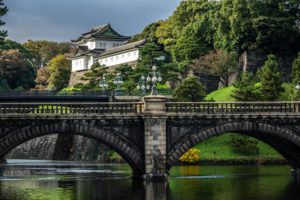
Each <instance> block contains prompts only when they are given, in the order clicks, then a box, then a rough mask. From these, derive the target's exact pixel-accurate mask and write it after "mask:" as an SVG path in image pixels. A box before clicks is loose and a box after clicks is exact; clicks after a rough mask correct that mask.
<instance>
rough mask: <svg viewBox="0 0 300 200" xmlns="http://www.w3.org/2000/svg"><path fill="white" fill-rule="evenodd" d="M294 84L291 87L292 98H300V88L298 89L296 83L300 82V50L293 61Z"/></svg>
mask: <svg viewBox="0 0 300 200" xmlns="http://www.w3.org/2000/svg"><path fill="white" fill-rule="evenodd" d="M292 83H293V84H292V86H291V88H290V92H291V99H292V100H299V96H300V91H299V89H296V88H295V87H296V85H298V83H299V84H300V52H299V53H298V56H297V57H296V58H295V60H294V61H293V65H292Z"/></svg>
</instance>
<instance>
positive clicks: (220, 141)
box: [196, 83, 291, 164]
mask: <svg viewBox="0 0 300 200" xmlns="http://www.w3.org/2000/svg"><path fill="white" fill-rule="evenodd" d="M290 87H291V84H289V83H284V84H283V88H284V91H283V92H282V93H281V94H280V96H279V98H278V100H279V101H288V100H289V96H290V92H289V91H290ZM233 90H234V87H233V86H229V87H225V88H222V89H219V90H216V91H213V92H212V93H210V94H208V95H207V96H206V98H205V100H208V101H210V100H214V101H218V102H234V101H236V99H235V98H233V97H231V94H232V92H233ZM232 134H234V133H226V134H223V135H220V136H216V137H213V138H210V139H209V140H207V141H204V142H202V143H200V144H198V145H196V148H197V149H199V150H200V163H204V164H218V163H219V164H256V163H258V164H262V163H284V162H285V161H284V159H283V157H282V156H281V155H280V154H279V153H278V152H277V151H276V150H274V149H273V148H272V147H270V146H269V145H267V144H265V143H263V142H261V141H258V144H257V148H258V154H257V155H252V156H249V155H243V154H242V153H239V152H235V151H234V150H233V148H232V144H231V142H232V141H231V138H232Z"/></svg>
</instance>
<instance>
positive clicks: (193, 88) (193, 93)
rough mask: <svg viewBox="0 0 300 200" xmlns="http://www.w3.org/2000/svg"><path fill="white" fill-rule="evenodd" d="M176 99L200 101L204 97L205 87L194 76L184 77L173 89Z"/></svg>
mask: <svg viewBox="0 0 300 200" xmlns="http://www.w3.org/2000/svg"><path fill="white" fill-rule="evenodd" d="M174 96H175V98H176V99H177V100H178V101H193V102H197V101H201V100H203V98H204V97H205V88H204V86H203V85H202V84H201V83H200V82H199V80H198V78H197V77H195V76H190V77H188V78H186V79H185V80H184V81H183V82H182V83H181V84H180V85H179V86H178V87H177V88H176V90H175V94H174Z"/></svg>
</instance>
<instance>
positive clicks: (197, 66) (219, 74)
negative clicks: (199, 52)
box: [191, 50, 239, 87]
mask: <svg viewBox="0 0 300 200" xmlns="http://www.w3.org/2000/svg"><path fill="white" fill-rule="evenodd" d="M191 69H192V70H193V71H194V73H195V74H201V73H203V74H208V75H211V76H214V77H216V78H218V79H219V81H220V82H221V83H222V85H223V86H225V87H226V86H228V85H229V83H230V78H231V77H232V76H233V75H235V74H236V73H237V72H238V70H239V65H238V62H237V55H236V54H235V53H233V52H227V51H225V50H217V51H210V52H209V53H207V54H205V55H204V56H201V57H200V58H199V59H196V60H194V61H193V63H192V65H191Z"/></svg>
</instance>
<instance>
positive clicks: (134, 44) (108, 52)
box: [99, 40, 146, 57]
mask: <svg viewBox="0 0 300 200" xmlns="http://www.w3.org/2000/svg"><path fill="white" fill-rule="evenodd" d="M145 42H146V40H140V41H137V42H132V43H128V44H125V45H121V46H118V47H114V48H110V49H107V50H106V51H105V52H104V53H102V54H100V56H99V57H102V56H107V55H111V54H114V53H118V52H122V51H126V50H129V49H134V48H138V47H140V46H141V45H143V44H145Z"/></svg>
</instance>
